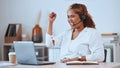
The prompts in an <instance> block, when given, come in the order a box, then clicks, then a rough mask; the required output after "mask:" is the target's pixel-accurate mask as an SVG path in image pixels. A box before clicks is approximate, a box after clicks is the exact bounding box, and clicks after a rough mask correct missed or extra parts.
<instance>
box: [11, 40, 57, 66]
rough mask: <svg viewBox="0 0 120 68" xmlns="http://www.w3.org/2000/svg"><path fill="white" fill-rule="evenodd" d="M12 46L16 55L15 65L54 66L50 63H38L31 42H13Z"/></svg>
mask: <svg viewBox="0 0 120 68" xmlns="http://www.w3.org/2000/svg"><path fill="white" fill-rule="evenodd" d="M13 46H14V49H15V53H16V59H17V63H19V64H29V65H47V64H55V62H50V61H38V60H37V57H36V53H35V48H34V43H33V42H32V41H14V42H13Z"/></svg>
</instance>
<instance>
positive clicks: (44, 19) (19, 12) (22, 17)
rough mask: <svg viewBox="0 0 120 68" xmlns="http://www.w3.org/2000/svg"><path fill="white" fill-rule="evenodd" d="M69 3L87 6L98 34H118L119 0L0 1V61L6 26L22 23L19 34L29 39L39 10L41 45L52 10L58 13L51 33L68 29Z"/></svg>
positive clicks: (119, 26) (119, 24)
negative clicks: (41, 30)
mask: <svg viewBox="0 0 120 68" xmlns="http://www.w3.org/2000/svg"><path fill="white" fill-rule="evenodd" d="M72 3H84V4H86V6H87V8H88V11H89V13H90V14H91V15H92V17H93V20H94V22H95V24H96V27H97V29H98V31H99V32H100V33H113V32H114V33H118V34H120V20H119V19H120V13H119V12H120V7H119V6H120V4H119V3H120V0H0V60H1V58H2V54H1V53H2V50H3V49H2V47H3V44H4V35H5V32H6V29H7V26H8V23H21V24H22V30H23V31H22V33H23V34H27V35H29V36H30V38H31V34H32V28H33V27H34V25H35V24H36V22H37V17H38V13H39V12H40V11H41V13H42V15H41V20H40V26H41V27H42V29H43V39H44V41H43V43H44V42H45V32H46V30H47V24H48V14H49V13H50V12H52V11H53V12H56V13H57V19H56V20H55V23H54V27H53V28H54V30H53V32H54V34H55V35H58V34H59V33H61V32H62V31H64V30H66V29H68V28H70V27H69V24H68V22H67V16H66V15H67V14H66V12H67V8H68V6H69V5H71V4H72Z"/></svg>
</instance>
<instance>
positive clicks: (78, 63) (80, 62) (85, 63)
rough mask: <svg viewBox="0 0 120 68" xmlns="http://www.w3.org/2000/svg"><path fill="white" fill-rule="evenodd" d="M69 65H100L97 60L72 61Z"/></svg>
mask: <svg viewBox="0 0 120 68" xmlns="http://www.w3.org/2000/svg"><path fill="white" fill-rule="evenodd" d="M66 64H67V65H98V62H97V61H70V62H66Z"/></svg>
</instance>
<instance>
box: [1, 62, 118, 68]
mask: <svg viewBox="0 0 120 68" xmlns="http://www.w3.org/2000/svg"><path fill="white" fill-rule="evenodd" d="M2 63H8V62H3V61H0V64H2ZM0 68H120V63H99V65H66V64H65V63H60V62H57V63H56V64H52V65H20V64H16V65H8V66H0Z"/></svg>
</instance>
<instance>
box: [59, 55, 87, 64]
mask: <svg viewBox="0 0 120 68" xmlns="http://www.w3.org/2000/svg"><path fill="white" fill-rule="evenodd" d="M69 61H86V56H82V57H75V58H64V59H62V60H61V62H62V63H65V62H69Z"/></svg>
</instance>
